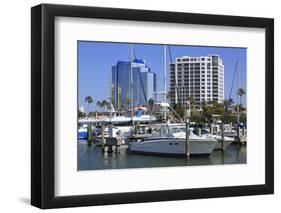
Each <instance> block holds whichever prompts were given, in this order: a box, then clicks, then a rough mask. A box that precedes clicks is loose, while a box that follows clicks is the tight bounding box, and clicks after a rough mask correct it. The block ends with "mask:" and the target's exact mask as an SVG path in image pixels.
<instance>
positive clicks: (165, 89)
mask: <svg viewBox="0 0 281 213" xmlns="http://www.w3.org/2000/svg"><path fill="white" fill-rule="evenodd" d="M166 49H167V48H166V45H164V102H165V103H166V102H167V88H166V84H167V83H166V79H167V66H166V63H167V62H166V58H167V57H166V52H167V50H166ZM166 118H167V109H166V107H165V112H164V119H165V120H166Z"/></svg>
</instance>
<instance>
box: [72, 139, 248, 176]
mask: <svg viewBox="0 0 281 213" xmlns="http://www.w3.org/2000/svg"><path fill="white" fill-rule="evenodd" d="M77 148H78V171H83V170H100V169H128V168H151V167H170V166H196V165H198V166H199V165H219V164H245V163H246V162H247V161H246V151H247V148H246V146H241V145H238V144H231V145H230V146H229V147H228V148H227V149H226V150H225V151H222V150H214V151H213V152H212V154H211V155H210V156H192V157H191V158H190V159H189V160H187V159H185V158H184V157H167V156H151V155H141V154H135V153H130V152H129V151H127V148H126V146H122V147H121V148H120V150H119V151H120V153H118V154H116V153H114V152H113V153H106V152H105V153H103V152H102V150H101V147H99V146H95V145H88V144H87V140H79V142H78V147H77Z"/></svg>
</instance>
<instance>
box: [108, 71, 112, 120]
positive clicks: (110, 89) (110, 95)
mask: <svg viewBox="0 0 281 213" xmlns="http://www.w3.org/2000/svg"><path fill="white" fill-rule="evenodd" d="M108 90H109V91H108V99H109V100H108V101H109V118H110V122H111V117H112V114H111V105H112V93H111V92H112V78H111V70H109V88H108Z"/></svg>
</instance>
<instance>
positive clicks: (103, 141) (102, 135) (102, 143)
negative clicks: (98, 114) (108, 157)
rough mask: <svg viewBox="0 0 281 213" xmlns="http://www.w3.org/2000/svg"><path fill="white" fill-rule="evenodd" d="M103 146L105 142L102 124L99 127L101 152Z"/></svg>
mask: <svg viewBox="0 0 281 213" xmlns="http://www.w3.org/2000/svg"><path fill="white" fill-rule="evenodd" d="M104 145H105V140H104V125H103V124H102V126H101V150H102V152H104V151H105V150H104Z"/></svg>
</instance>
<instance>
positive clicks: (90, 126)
mask: <svg viewBox="0 0 281 213" xmlns="http://www.w3.org/2000/svg"><path fill="white" fill-rule="evenodd" d="M92 126H93V124H92V123H88V126H87V132H88V145H91V144H92V142H93V128H92Z"/></svg>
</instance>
